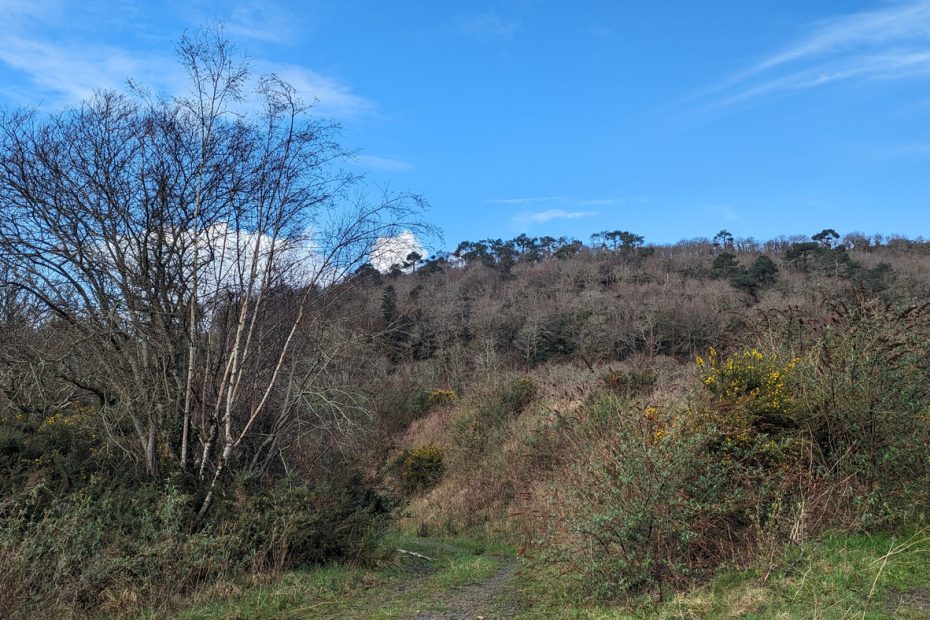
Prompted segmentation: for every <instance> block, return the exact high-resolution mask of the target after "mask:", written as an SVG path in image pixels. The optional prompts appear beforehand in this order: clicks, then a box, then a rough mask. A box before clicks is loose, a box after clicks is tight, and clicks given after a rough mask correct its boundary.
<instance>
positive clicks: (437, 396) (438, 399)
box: [426, 390, 458, 409]
mask: <svg viewBox="0 0 930 620" xmlns="http://www.w3.org/2000/svg"><path fill="white" fill-rule="evenodd" d="M456 398H458V395H457V394H456V393H455V391H454V390H432V391H431V392H429V394H427V395H426V407H427V409H438V408H439V407H445V406H447V405H451V404H452V403H454V402H455V399H456Z"/></svg>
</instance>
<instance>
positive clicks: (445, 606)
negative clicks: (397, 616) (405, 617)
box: [410, 555, 519, 620]
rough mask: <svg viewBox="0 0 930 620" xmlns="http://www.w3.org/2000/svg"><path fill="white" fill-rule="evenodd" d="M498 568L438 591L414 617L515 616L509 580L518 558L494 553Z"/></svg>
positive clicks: (439, 619)
mask: <svg viewBox="0 0 930 620" xmlns="http://www.w3.org/2000/svg"><path fill="white" fill-rule="evenodd" d="M493 557H494V560H495V561H496V562H497V563H498V568H497V572H495V573H494V574H493V575H492V576H491V577H489V578H488V579H485V580H483V581H481V582H479V583H474V584H470V585H467V586H459V587H457V588H452V589H450V590H449V591H447V592H442V593H439V592H437V593H435V594H434V597H433V600H431V601H430V603H429V604H427V605H423V608H422V609H420V610H417V611H416V612H415V613H414V614H413V615H411V616H410V618H413V619H415V620H475V619H476V618H484V619H486V620H492V619H493V620H499V619H505V618H512V617H513V616H515V615H516V614H517V613H518V612H519V605H518V604H517V603H516V602H515V600H514V597H513V593H512V591H511V588H510V581H511V579H512V578H513V576H514V574H515V573H516V571H517V568H519V562H518V561H517V559H516V558H512V557H508V556H503V555H495V556H493Z"/></svg>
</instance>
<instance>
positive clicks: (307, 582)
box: [181, 538, 521, 620]
mask: <svg viewBox="0 0 930 620" xmlns="http://www.w3.org/2000/svg"><path fill="white" fill-rule="evenodd" d="M398 542H399V544H398V545H397V546H398V547H401V548H404V549H407V550H410V551H414V552H416V553H420V554H422V555H425V556H428V557H430V558H432V559H431V560H423V559H420V558H417V557H414V556H411V555H402V554H398V556H397V558H396V559H395V561H393V562H391V563H390V564H389V565H388V566H385V567H382V568H377V569H362V568H357V567H326V568H321V569H316V570H312V571H300V572H293V573H288V574H287V575H285V577H284V578H283V579H282V580H281V581H280V582H278V583H275V584H273V585H269V586H260V587H255V588H248V589H246V590H244V591H236V590H233V591H231V592H227V593H223V594H221V595H219V596H218V595H216V594H213V595H209V596H208V598H209V599H210V600H209V602H208V603H206V604H204V605H201V606H198V607H194V608H190V609H188V610H187V611H185V612H183V613H182V614H181V617H182V618H187V619H191V620H193V619H205V620H206V619H220V618H222V619H238V618H243V619H244V618H294V619H297V618H347V619H348V618H359V619H361V618H365V619H368V618H371V619H385V620H386V619H395V618H396V619H415V620H459V619H462V620H465V619H470V620H474V619H475V618H485V619H488V620H490V619H498V618H513V617H515V616H516V615H519V613H520V611H521V604H520V603H519V593H518V592H517V590H516V589H515V588H513V587H512V580H513V579H514V577H515V576H516V574H517V571H518V570H519V568H520V561H519V560H518V559H517V558H516V557H515V556H514V554H513V553H512V551H511V550H509V549H505V548H493V549H486V548H484V547H483V546H482V545H481V544H479V543H475V542H473V541H467V540H447V539H443V540H438V539H424V538H402V539H401V540H399V541H398Z"/></svg>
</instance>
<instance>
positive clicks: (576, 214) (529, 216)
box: [513, 209, 597, 224]
mask: <svg viewBox="0 0 930 620" xmlns="http://www.w3.org/2000/svg"><path fill="white" fill-rule="evenodd" d="M592 215H597V211H568V210H566V209H546V210H545V211H525V212H523V213H518V214H517V215H515V216H514V217H513V221H514V222H515V223H519V224H543V223H545V222H550V221H552V220H577V219H581V218H583V217H591V216H592Z"/></svg>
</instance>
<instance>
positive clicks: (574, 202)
mask: <svg viewBox="0 0 930 620" xmlns="http://www.w3.org/2000/svg"><path fill="white" fill-rule="evenodd" d="M485 202H486V203H487V204H495V205H513V206H528V205H539V204H553V205H558V206H560V207H595V206H610V205H618V204H624V203H626V202H628V200H627V199H625V198H577V197H573V196H522V197H518V198H491V199H489V200H485Z"/></svg>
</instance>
